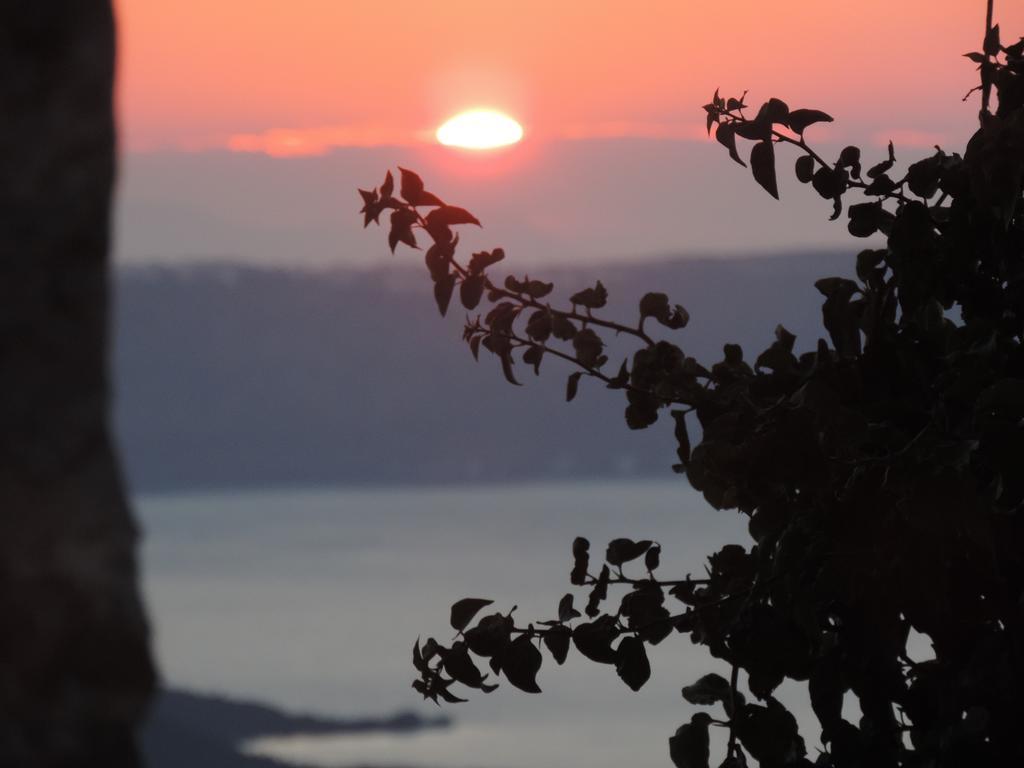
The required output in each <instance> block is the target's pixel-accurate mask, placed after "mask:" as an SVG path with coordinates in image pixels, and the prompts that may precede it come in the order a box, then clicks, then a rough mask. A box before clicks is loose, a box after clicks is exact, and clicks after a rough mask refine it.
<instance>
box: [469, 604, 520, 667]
mask: <svg viewBox="0 0 1024 768" xmlns="http://www.w3.org/2000/svg"><path fill="white" fill-rule="evenodd" d="M512 627H513V621H512V617H511V616H505V615H504V614H501V613H492V614H490V615H489V616H484V617H483V618H482V619H480V621H478V622H477V625H476V626H475V627H471V628H470V629H467V630H466V631H465V638H466V645H467V646H469V650H471V651H472V652H473V653H475V654H476V655H477V656H484V657H488V656H495V655H496V654H499V653H501V652H502V651H503V650H504V649H505V646H507V645H508V644H509V641H510V640H511V638H512Z"/></svg>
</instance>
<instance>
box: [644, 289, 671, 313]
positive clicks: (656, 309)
mask: <svg viewBox="0 0 1024 768" xmlns="http://www.w3.org/2000/svg"><path fill="white" fill-rule="evenodd" d="M669 312H670V310H669V305H668V296H667V295H666V294H664V293H647V294H644V297H643V298H642V299H640V317H641V318H645V317H654V318H658V317H666V318H667V317H668V316H669Z"/></svg>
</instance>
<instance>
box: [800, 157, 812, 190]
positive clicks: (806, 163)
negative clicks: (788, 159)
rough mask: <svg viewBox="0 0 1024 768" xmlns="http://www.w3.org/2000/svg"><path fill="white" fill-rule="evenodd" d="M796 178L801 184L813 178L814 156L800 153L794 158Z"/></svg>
mask: <svg viewBox="0 0 1024 768" xmlns="http://www.w3.org/2000/svg"><path fill="white" fill-rule="evenodd" d="M796 178H797V181H799V182H800V183H801V184H808V183H810V181H811V179H812V178H814V158H813V157H811V156H810V155H801V156H800V157H798V158H797V159H796Z"/></svg>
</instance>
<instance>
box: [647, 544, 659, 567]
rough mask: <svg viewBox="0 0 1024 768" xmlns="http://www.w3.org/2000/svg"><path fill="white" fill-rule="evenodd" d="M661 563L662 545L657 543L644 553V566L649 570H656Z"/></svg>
mask: <svg viewBox="0 0 1024 768" xmlns="http://www.w3.org/2000/svg"><path fill="white" fill-rule="evenodd" d="M659 565H661V547H659V546H658V545H657V544H655V545H654V546H653V547H651V548H650V549H648V550H647V552H646V553H645V554H644V567H645V568H647V570H648V571H656V570H657V569H658V566H659Z"/></svg>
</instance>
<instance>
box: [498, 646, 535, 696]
mask: <svg viewBox="0 0 1024 768" xmlns="http://www.w3.org/2000/svg"><path fill="white" fill-rule="evenodd" d="M542 663H543V658H542V657H541V655H540V651H538V650H537V648H536V646H534V644H533V640H532V639H531V638H530V636H529V635H521V636H520V637H517V638H516V639H515V640H513V641H512V643H511V644H510V645H509V647H508V649H507V650H506V651H505V654H504V656H503V657H502V659H501V671H502V673H503V674H504V675H505V677H506V678H507V679H508V681H509V682H510V683H512V685H514V686H515V687H516V688H518V689H519V690H521V691H526V692H527V693H540V687H539V686H538V685H537V673H538V672H539V671H540V666H541V664H542Z"/></svg>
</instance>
